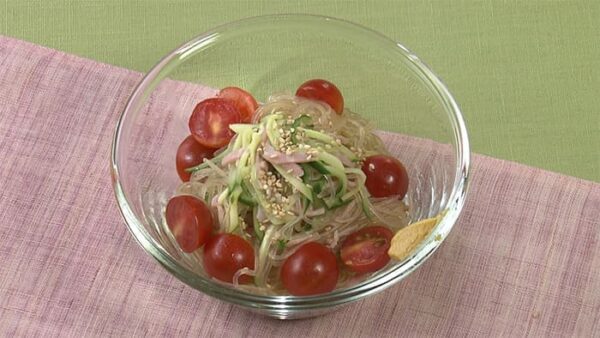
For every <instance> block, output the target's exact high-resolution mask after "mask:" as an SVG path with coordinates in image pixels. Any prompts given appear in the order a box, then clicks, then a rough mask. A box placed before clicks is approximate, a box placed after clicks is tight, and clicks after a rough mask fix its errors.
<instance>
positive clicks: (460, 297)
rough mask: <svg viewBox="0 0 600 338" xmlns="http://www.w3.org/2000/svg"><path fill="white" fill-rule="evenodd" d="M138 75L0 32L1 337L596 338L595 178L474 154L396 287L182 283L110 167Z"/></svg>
mask: <svg viewBox="0 0 600 338" xmlns="http://www.w3.org/2000/svg"><path fill="white" fill-rule="evenodd" d="M140 79H141V75H140V74H139V73H135V72H132V71H128V70H124V69H120V68H117V67H112V66H108V65H104V64H100V63H96V62H93V61H89V60H84V59H81V58H78V57H75V56H71V55H67V54H64V53H60V52H57V51H54V50H50V49H47V48H43V47H39V46H35V45H32V44H29V43H26V42H22V41H18V40H14V39H10V38H3V37H0V196H1V198H0V336H14V335H18V336H41V335H61V336H62V335H68V336H106V335H119V336H132V335H135V336H137V335H152V336H155V335H169V336H171V335H174V336H181V335H191V336H215V337H221V336H238V337H242V336H243V337H247V336H248V337H255V336H256V337H266V336H285V337H296V336H299V337H307V336H340V337H347V336H357V337H359V336H364V337H369V336H373V335H376V336H382V337H391V336H438V335H446V336H466V335H471V336H488V335H493V336H500V335H502V336H523V335H529V336H559V335H565V336H594V335H595V336H598V335H599V332H600V221H599V219H600V185H599V184H596V183H592V182H587V181H583V180H579V179H576V178H572V177H566V176H562V175H558V174H555V173H550V172H545V171H542V170H539V169H534V168H530V167H526V166H522V165H518V164H515V163H510V162H506V161H500V160H495V159H492V158H488V157H483V156H475V157H474V161H473V168H472V169H473V175H472V185H471V190H470V196H469V198H468V202H467V204H466V206H465V210H464V212H463V214H462V216H461V217H460V219H459V222H458V224H457V225H456V227H455V229H454V230H453V232H452V233H451V234H450V235H449V237H448V239H447V241H446V242H445V243H444V244H443V245H442V247H441V248H440V249H439V250H438V251H437V252H436V254H435V255H434V256H433V257H432V258H431V259H430V260H429V261H427V262H426V263H425V264H424V265H423V266H422V267H421V268H420V269H419V270H417V271H416V272H415V273H413V274H412V275H411V276H409V277H408V278H407V279H405V280H404V281H403V282H401V283H399V284H397V285H396V286H394V287H392V288H390V289H388V290H386V291H385V292H383V293H380V294H377V295H375V296H373V297H370V298H368V299H366V300H364V301H360V302H357V303H355V304H352V305H350V306H347V307H345V308H343V309H341V310H339V311H337V312H334V313H331V314H329V315H326V316H323V317H320V318H314V319H308V320H300V321H291V322H282V321H278V320H273V319H268V318H264V317H260V316H257V315H255V314H252V313H249V312H246V311H244V310H241V309H238V308H236V307H233V306H231V305H228V304H225V303H223V302H220V301H217V300H215V299H212V298H210V297H208V296H205V295H203V294H201V293H200V292H197V291H195V290H193V289H192V288H190V287H187V286H186V285H184V284H183V283H181V282H179V281H178V280H176V279H175V278H174V277H172V276H171V275H169V274H168V273H167V272H166V271H165V270H163V269H162V268H161V267H160V266H159V265H158V264H157V263H155V262H154V261H153V260H152V259H151V258H150V257H149V256H148V255H147V254H145V253H144V252H143V250H142V249H141V248H140V247H139V246H138V245H137V244H136V243H135V241H134V240H133V239H132V237H131V236H130V235H129V233H128V232H127V230H126V227H125V225H124V224H123V221H122V219H121V217H120V215H119V212H118V210H117V207H116V203H115V201H114V197H113V192H112V187H111V182H110V175H109V172H108V157H109V148H110V143H111V137H112V132H113V127H114V125H115V122H116V119H117V116H118V114H119V112H120V111H121V110H122V108H123V107H124V105H125V101H126V99H127V97H128V96H129V95H130V94H131V92H132V90H133V87H134V86H135V84H136V83H137V82H138V81H139V80H140Z"/></svg>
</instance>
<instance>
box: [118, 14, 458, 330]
mask: <svg viewBox="0 0 600 338" xmlns="http://www.w3.org/2000/svg"><path fill="white" fill-rule="evenodd" d="M312 78H324V79H328V80H330V81H332V82H333V83H335V84H336V85H337V86H338V87H339V88H340V89H341V91H342V93H343V94H344V98H345V105H346V107H348V108H350V109H351V110H353V111H354V112H357V113H359V114H361V115H363V116H365V117H366V118H368V119H370V120H371V121H373V122H374V124H375V125H376V126H377V128H378V129H380V130H385V131H388V132H394V133H398V134H400V135H401V136H398V137H397V138H396V139H395V141H394V143H393V144H390V148H391V149H390V150H391V152H392V153H393V154H395V155H396V156H397V157H398V158H399V159H400V160H401V161H402V162H403V163H404V164H405V166H406V167H407V169H408V171H409V173H410V174H409V175H410V185H409V192H408V194H407V197H406V198H407V199H406V201H407V203H408V204H409V215H410V218H411V220H412V221H417V220H419V219H423V218H427V217H433V216H435V215H438V214H440V215H442V217H441V221H440V222H439V223H438V224H437V226H436V227H435V228H434V230H433V231H432V233H431V234H430V235H429V236H428V238H426V239H425V240H423V242H422V243H421V244H420V245H419V246H418V247H417V248H416V249H415V250H414V251H413V252H412V253H411V254H410V255H409V256H408V257H407V258H406V259H405V260H404V261H402V262H395V263H393V264H389V265H388V266H387V267H386V268H384V269H383V270H381V271H379V272H377V273H375V274H373V275H371V276H369V277H368V278H367V279H366V280H364V281H362V282H360V283H358V284H356V285H353V286H350V287H347V288H344V289H337V290H334V291H333V292H330V293H327V294H322V295H317V296H310V297H295V296H264V295H256V294H250V293H246V292H243V291H240V290H236V289H233V288H231V287H229V286H226V285H224V284H223V283H219V282H215V281H213V280H211V279H210V278H208V277H206V275H204V274H203V272H202V271H201V269H200V268H199V266H198V264H197V263H196V262H195V260H194V259H193V255H188V254H184V253H182V252H181V251H180V250H179V249H178V247H177V245H174V242H173V241H172V239H171V237H170V235H169V233H168V230H165V224H164V221H163V212H164V208H165V205H166V203H167V201H168V199H169V198H170V197H171V196H172V195H173V193H174V192H175V189H176V188H177V186H178V185H179V184H180V181H179V178H178V176H177V173H176V170H175V153H176V150H177V147H178V145H179V143H180V142H181V141H182V140H183V139H184V138H185V137H186V136H187V135H188V134H189V131H188V129H187V120H188V117H189V115H190V114H191V112H192V110H193V107H194V106H195V104H196V103H197V102H198V101H199V97H203V96H207V95H209V96H210V95H214V94H215V93H216V89H213V88H222V87H226V86H238V87H242V88H245V89H247V90H248V91H250V92H251V93H253V94H254V95H255V97H256V98H257V99H258V100H259V101H260V100H263V101H264V100H265V99H266V98H267V96H268V95H269V94H271V93H274V92H280V91H282V90H294V89H295V88H296V87H297V86H298V85H299V84H300V83H302V82H304V81H305V80H307V79H312ZM391 135H392V134H386V133H385V132H383V133H382V137H383V138H384V140H387V141H388V142H389V140H390V139H389V137H390V136H391ZM111 170H112V178H113V184H114V189H115V194H116V198H117V201H118V205H119V207H120V209H121V212H122V214H123V217H124V218H125V222H126V224H127V226H128V228H129V230H130V232H131V233H132V234H133V236H134V237H135V239H136V240H137V242H138V243H139V244H140V245H141V246H142V247H143V248H144V250H146V252H148V253H149V254H150V255H151V256H153V257H154V258H155V259H156V260H157V261H158V262H159V263H160V264H162V265H163V266H164V267H165V268H166V269H167V270H168V271H169V272H170V273H172V274H173V275H174V276H176V277H177V278H179V279H180V280H182V281H183V282H185V283H186V284H188V285H190V286H191V287H193V288H195V289H197V290H200V291H201V292H203V293H205V294H208V295H210V296H213V297H215V298H218V299H220V300H223V301H226V302H230V303H233V304H236V305H239V306H242V307H244V308H247V309H251V310H254V311H256V312H259V313H262V314H265V315H268V316H272V317H277V318H300V317H308V316H314V315H317V314H320V313H322V312H326V311H329V310H332V309H335V308H337V307H339V306H341V305H344V304H348V303H350V302H353V301H356V300H359V299H362V298H364V297H367V296H369V295H372V294H374V293H376V292H378V291H381V290H383V289H385V288H387V287H389V286H391V285H393V284H395V283H397V282H399V281H400V280H402V279H403V278H405V277H406V276H407V275H408V274H410V273H411V272H412V271H414V270H415V269H416V268H417V267H418V266H419V265H421V264H422V263H423V262H424V261H425V260H426V259H428V258H429V257H430V256H431V255H432V254H433V252H434V251H435V250H436V249H437V248H438V247H439V246H440V244H441V243H442V242H443V240H444V239H445V238H446V236H447V235H448V233H449V232H450V230H451V229H452V226H453V225H454V223H455V221H456V219H457V217H458V215H459V213H460V210H461V208H462V206H463V203H464V201H465V194H466V189H467V182H468V175H469V142H468V137H467V132H466V129H465V125H464V122H463V118H462V116H461V113H460V110H459V108H458V106H457V104H456V102H455V101H454V99H453V98H452V96H451V95H450V93H449V92H448V90H447V89H446V87H445V86H444V84H443V83H442V82H441V81H440V80H439V78H438V77H437V76H436V75H434V73H433V72H432V71H431V70H429V68H428V67H427V66H426V65H425V64H424V63H423V62H421V61H420V60H419V59H418V58H417V57H416V56H415V55H414V54H412V53H411V52H410V51H409V50H407V49H406V48H405V47H403V46H402V45H400V44H398V43H396V42H395V41H393V40H391V39H389V38H387V37H385V36H383V35H381V34H379V33H377V32H375V31H372V30H370V29H367V28H364V27H361V26H359V25H356V24H353V23H350V22H347V21H343V20H338V19H333V18H328V17H322V16H312V15H276V16H262V17H255V18H249V19H244V20H241V21H236V22H233V23H229V24H226V25H222V26H219V27H216V28H214V29H212V30H210V31H208V32H206V33H204V34H201V35H199V36H198V37H196V38H194V39H192V40H191V41H189V42H187V43H186V44H184V45H182V46H181V47H179V48H177V49H175V50H174V51H172V52H171V53H169V54H168V55H167V56H166V57H164V58H163V59H162V60H161V61H160V62H159V63H158V64H157V65H156V66H155V67H154V68H152V70H150V72H149V73H148V74H147V75H146V76H145V77H144V79H143V80H142V81H141V82H140V84H139V85H138V86H137V88H136V89H135V91H134V92H133V94H132V95H131V97H130V99H129V101H128V103H127V106H126V107H125V110H124V111H123V113H122V115H121V117H120V119H119V121H118V124H117V127H116V132H115V136H114V141H113V145H112V156H111Z"/></svg>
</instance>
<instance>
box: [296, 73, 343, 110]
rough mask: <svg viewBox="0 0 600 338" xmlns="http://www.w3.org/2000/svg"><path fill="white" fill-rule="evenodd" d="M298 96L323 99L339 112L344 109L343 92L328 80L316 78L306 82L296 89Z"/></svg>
mask: <svg viewBox="0 0 600 338" xmlns="http://www.w3.org/2000/svg"><path fill="white" fill-rule="evenodd" d="M296 96H301V97H305V98H307V99H313V100H318V101H323V102H325V103H327V104H328V105H329V106H330V107H331V109H333V110H334V111H335V112H336V113H338V114H341V113H342V112H343V111H344V97H343V96H342V93H341V92H340V90H339V89H338V88H337V87H336V86H335V85H334V84H333V83H331V82H329V81H326V80H321V79H314V80H309V81H306V82H304V83H303V84H301V85H300V87H298V90H296Z"/></svg>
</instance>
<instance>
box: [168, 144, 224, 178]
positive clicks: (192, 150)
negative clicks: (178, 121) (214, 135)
mask: <svg viewBox="0 0 600 338" xmlns="http://www.w3.org/2000/svg"><path fill="white" fill-rule="evenodd" d="M214 152H215V150H214V149H210V148H207V147H205V146H203V145H201V144H200V143H198V142H197V141H196V139H195V138H194V137H193V136H192V135H190V136H188V137H186V138H185V140H183V142H181V144H180V145H179V148H177V156H176V158H175V165H176V166H177V173H178V174H179V177H180V178H181V180H182V181H184V182H187V181H189V180H190V175H191V174H190V173H188V172H187V171H185V169H187V168H191V167H193V166H197V165H198V164H200V163H202V161H204V159H205V158H212V157H213V154H214Z"/></svg>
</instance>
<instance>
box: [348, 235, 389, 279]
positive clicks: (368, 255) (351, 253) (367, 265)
mask: <svg viewBox="0 0 600 338" xmlns="http://www.w3.org/2000/svg"><path fill="white" fill-rule="evenodd" d="M393 235H394V234H393V233H392V231H391V230H390V229H388V228H385V227H382V226H369V227H366V228H362V229H360V230H358V231H356V232H354V233H352V234H350V235H349V236H348V237H346V239H345V240H344V242H342V247H341V250H340V256H341V257H342V262H344V265H346V267H348V268H349V269H350V270H352V271H355V272H358V273H366V272H374V271H377V270H379V269H381V268H383V267H384V266H385V265H386V264H387V263H388V262H389V261H390V256H388V254H387V251H388V249H389V248H390V242H391V240H392V237H393Z"/></svg>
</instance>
